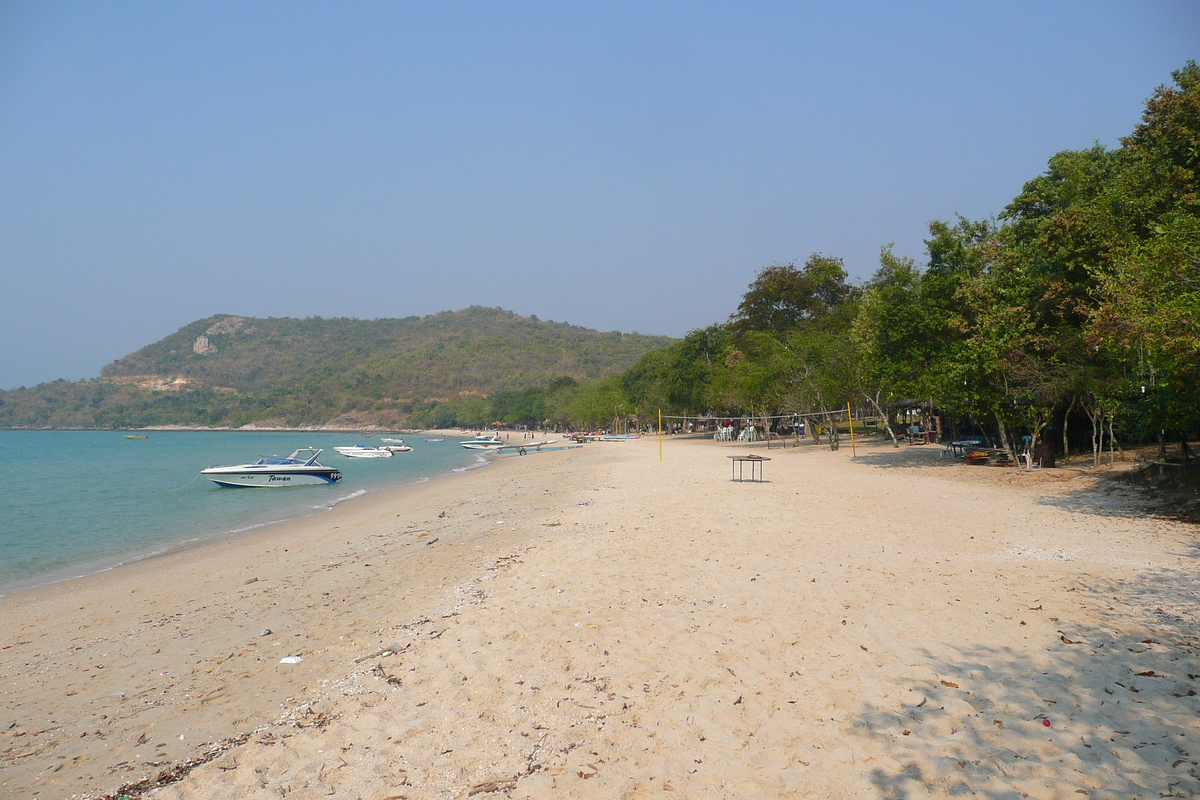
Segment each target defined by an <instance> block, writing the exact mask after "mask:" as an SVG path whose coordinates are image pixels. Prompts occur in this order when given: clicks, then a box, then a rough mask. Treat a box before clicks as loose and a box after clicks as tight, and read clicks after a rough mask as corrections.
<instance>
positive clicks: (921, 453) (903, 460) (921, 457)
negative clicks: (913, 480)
mask: <svg viewBox="0 0 1200 800" xmlns="http://www.w3.org/2000/svg"><path fill="white" fill-rule="evenodd" d="M843 449H848V447H846V446H845V445H843ZM854 463H856V464H867V465H869V466H872V467H881V468H883V469H912V468H914V467H959V466H962V465H963V463H962V460H961V459H957V458H954V457H953V456H952V455H951V454H950V452H949V451H948V450H946V448H945V447H943V446H942V445H938V444H926V445H902V446H900V447H894V448H891V449H880V450H875V451H873V452H869V453H863V454H862V455H859V456H855V458H854ZM981 469H982V468H981Z"/></svg>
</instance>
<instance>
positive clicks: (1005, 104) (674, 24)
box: [0, 0, 1200, 388]
mask: <svg viewBox="0 0 1200 800" xmlns="http://www.w3.org/2000/svg"><path fill="white" fill-rule="evenodd" d="M1189 58H1191V59H1197V58H1200V4H1196V3H1192V2H1062V3H1046V2H1010V3H1003V4H976V3H909V4H894V3H840V4H832V3H799V2H797V3H745V2H739V3H677V4H675V3H630V4H622V3H605V4H592V5H591V6H588V5H585V4H574V3H519V2H515V3H506V4H499V3H486V4H485V3H424V4H410V3H338V4H306V3H288V4H283V3H253V2H250V3H247V2H237V3H221V2H207V3H196V4H184V3H138V2H123V3H88V2H72V3H56V2H19V1H16V0H9V1H8V2H5V3H3V4H0V286H2V288H3V291H2V292H0V337H2V340H3V345H2V347H3V349H2V350H0V352H2V353H3V357H2V358H0V388H12V387H14V386H17V385H33V384H35V383H38V382H41V381H46V380H51V379H54V378H70V379H78V378H86V377H94V376H96V375H98V374H99V370H100V367H101V366H103V365H104V364H105V363H107V362H109V361H111V360H112V359H114V358H118V357H120V356H122V355H125V354H127V353H129V352H131V351H133V350H135V349H137V348H138V347H141V346H142V345H144V344H148V343H150V342H152V341H156V340H157V339H159V338H161V337H163V336H165V335H167V334H169V333H171V332H173V331H175V330H177V329H178V328H179V327H181V326H183V325H184V324H186V323H188V322H191V321H193V320H195V319H199V318H202V317H206V316H209V315H211V314H216V313H232V314H243V315H251V316H300V317H304V316H324V317H334V316H352V317H361V318H377V317H401V316H409V315H414V314H416V315H423V314H429V313H433V312H436V311H440V310H446V309H455V308H463V307H466V306H468V305H472V304H478V305H488V306H501V307H504V308H508V309H511V310H514V311H516V312H518V313H521V314H526V315H528V314H536V315H538V316H540V317H542V318H543V319H553V320H559V321H565V322H571V323H574V324H578V325H585V326H588V327H594V328H599V329H602V330H613V329H619V330H625V331H632V330H637V331H641V332H643V333H654V334H668V335H674V336H679V335H682V334H683V333H685V332H686V331H688V330H690V329H693V328H697V327H703V326H705V325H708V324H711V323H713V322H718V321H722V320H724V319H725V318H726V317H727V316H728V315H729V314H730V312H731V311H732V310H733V309H734V307H735V306H736V305H737V302H738V300H739V298H740V296H741V293H742V292H743V291H744V290H745V288H746V286H747V284H748V283H749V282H750V281H751V280H752V279H753V277H754V274H755V273H756V272H757V271H758V270H759V269H761V268H762V267H765V266H769V265H771V264H777V263H785V262H791V261H803V260H804V259H805V258H806V257H807V256H808V255H809V254H810V253H813V252H822V253H825V254H827V255H835V256H839V257H841V258H843V259H845V262H846V266H847V268H848V270H849V271H850V273H851V275H852V276H854V277H855V278H858V279H863V278H866V277H868V276H869V275H870V274H871V272H873V271H874V269H875V267H876V266H877V262H878V254H879V248H880V247H881V246H882V245H884V244H887V243H888V242H895V243H896V250H897V252H898V253H900V254H902V255H908V256H912V257H914V258H917V259H918V260H920V259H921V258H922V256H923V245H922V238H923V236H924V235H925V233H926V225H927V223H928V222H929V220H931V219H951V218H952V217H953V215H954V214H955V213H960V214H963V215H965V216H967V217H971V218H978V217H984V216H989V215H992V214H996V213H998V212H1000V211H1001V210H1002V209H1003V207H1004V205H1005V204H1006V203H1007V202H1008V201H1009V200H1011V199H1012V197H1013V196H1014V195H1015V194H1016V193H1017V192H1019V191H1020V188H1021V185H1022V183H1024V182H1025V181H1027V180H1029V179H1031V178H1033V177H1034V176H1036V175H1037V174H1038V173H1040V172H1041V171H1042V170H1043V169H1044V167H1045V164H1046V160H1047V159H1048V158H1049V157H1050V156H1051V155H1053V154H1054V153H1056V152H1058V151H1061V150H1065V149H1080V148H1084V147H1088V146H1090V145H1091V144H1092V142H1093V141H1096V140H1098V141H1100V142H1102V143H1104V144H1106V145H1109V146H1115V145H1116V144H1117V138H1118V137H1120V136H1122V135H1125V134H1127V133H1129V132H1130V130H1131V129H1132V128H1133V126H1134V125H1135V124H1136V122H1137V121H1138V119H1139V115H1140V113H1141V108H1142V104H1143V102H1144V100H1145V99H1146V98H1147V97H1148V96H1149V95H1150V93H1151V92H1152V91H1153V90H1154V88H1155V87H1156V86H1157V85H1159V84H1162V83H1169V82H1170V73H1171V71H1172V70H1175V69H1178V68H1179V67H1180V66H1182V65H1183V63H1184V62H1185V61H1186V60H1187V59H1189Z"/></svg>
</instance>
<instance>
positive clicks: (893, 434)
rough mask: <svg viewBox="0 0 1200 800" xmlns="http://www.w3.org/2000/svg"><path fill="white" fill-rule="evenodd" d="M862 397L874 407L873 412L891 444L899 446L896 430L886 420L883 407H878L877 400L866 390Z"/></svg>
mask: <svg viewBox="0 0 1200 800" xmlns="http://www.w3.org/2000/svg"><path fill="white" fill-rule="evenodd" d="M863 397H865V398H867V402H868V403H870V404H871V405H872V406H874V407H875V413H876V414H878V415H879V421H880V422H882V423H883V429H884V430H885V431H887V435H888V437H890V438H891V440H892V446H893V447H899V446H900V440H899V439H897V438H896V432H895V431H894V430H892V425H891V423H890V422H888V418H887V415H886V414H884V413H883V409H881V408H880V407H879V402H878V401H877V400H876V399H875V398H874V397H871V395H869V394H867V393H866V392H863Z"/></svg>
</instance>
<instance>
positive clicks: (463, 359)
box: [0, 306, 671, 428]
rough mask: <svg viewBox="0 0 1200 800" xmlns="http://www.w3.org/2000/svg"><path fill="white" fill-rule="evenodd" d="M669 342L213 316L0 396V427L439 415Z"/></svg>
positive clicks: (475, 314)
mask: <svg viewBox="0 0 1200 800" xmlns="http://www.w3.org/2000/svg"><path fill="white" fill-rule="evenodd" d="M670 341H671V340H670V339H668V338H667V337H656V336H643V335H641V334H636V333H634V334H625V333H620V332H618V331H613V332H608V333H603V332H600V331H594V330H591V329H588V328H581V327H578V326H575V325H568V324H565V323H560V322H547V321H542V320H539V319H537V317H522V316H519V315H517V314H514V313H512V312H510V311H504V310H502V309H497V308H482V307H478V306H473V307H471V308H467V309H464V310H461V311H447V312H442V313H440V314H433V315H430V316H427V317H407V318H404V319H378V320H359V319H322V318H309V319H293V318H287V317H282V318H268V319H256V318H250V317H237V316H229V315H217V316H213V317H209V318H207V319H202V320H198V321H196V322H193V323H191V324H189V325H185V326H184V327H183V328H180V329H179V330H178V331H176V332H175V333H173V334H171V335H170V336H167V337H166V338H164V339H162V340H161V341H158V342H155V343H154V344H151V345H147V346H146V347H143V348H142V349H140V350H138V351H137V352H135V353H131V354H130V355H128V356H125V357H124V358H121V359H118V360H117V361H114V362H113V363H111V364H109V365H108V366H106V367H105V368H104V369H103V370H102V371H101V377H100V378H99V379H96V380H89V381H79V382H69V381H54V382H52V383H47V384H42V385H40V386H36V387H33V388H30V389H18V390H13V391H9V392H0V427H56V428H59V427H63V428H68V427H69V428H79V427H82V428H91V427H98V428H111V427H135V426H145V425H204V426H234V427H240V426H242V425H246V424H255V423H258V424H267V425H287V426H308V425H322V424H335V425H337V424H345V425H347V426H353V425H381V426H400V425H406V424H421V423H424V422H428V421H430V419H429V418H430V416H431V414H432V415H433V416H436V417H437V418H438V419H439V420H442V421H446V420H447V419H450V418H453V417H454V415H450V417H449V418H448V417H447V415H446V414H445V413H444V408H443V413H440V414H435V413H434V412H435V411H436V409H437V408H438V407H439V406H443V407H445V406H448V405H449V406H454V404H456V403H457V404H461V403H462V402H463V401H464V399H465V398H476V399H478V398H480V397H487V396H491V395H494V394H496V393H499V394H500V395H501V396H511V395H513V393H514V392H517V393H519V392H521V391H526V390H531V389H537V388H538V387H544V386H548V385H550V384H552V383H553V384H555V385H561V384H562V383H563V382H564V381H565V382H571V381H578V380H586V379H593V378H599V377H604V376H607V375H612V374H615V373H619V372H621V371H622V370H624V369H626V368H628V367H629V366H630V365H632V364H633V363H634V362H635V361H637V359H638V358H639V357H640V356H641V355H642V354H644V353H646V352H647V351H649V350H652V349H655V348H658V347H662V346H664V345H666V344H667V343H669V342H670ZM476 407H477V406H476ZM479 413H483V412H482V411H480V412H479Z"/></svg>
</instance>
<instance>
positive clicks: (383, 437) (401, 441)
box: [379, 436, 429, 444]
mask: <svg viewBox="0 0 1200 800" xmlns="http://www.w3.org/2000/svg"><path fill="white" fill-rule="evenodd" d="M379 439H380V441H383V442H391V443H392V444H404V440H403V439H389V438H388V437H386V436H380V437H379ZM425 441H429V440H428V439H426V440H425Z"/></svg>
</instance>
